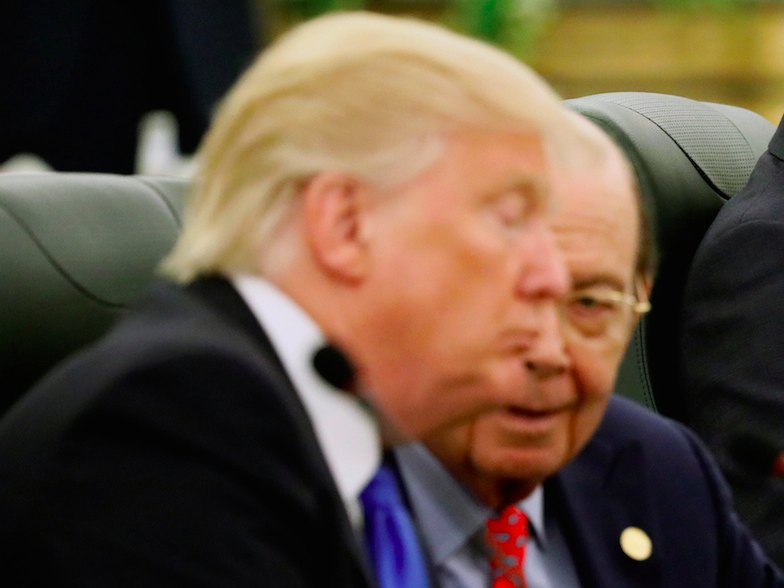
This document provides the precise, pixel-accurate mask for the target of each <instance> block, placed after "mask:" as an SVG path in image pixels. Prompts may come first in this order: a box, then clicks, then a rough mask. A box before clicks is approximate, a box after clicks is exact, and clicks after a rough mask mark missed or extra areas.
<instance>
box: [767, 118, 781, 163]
mask: <svg viewBox="0 0 784 588" xmlns="http://www.w3.org/2000/svg"><path fill="white" fill-rule="evenodd" d="M768 150H769V151H770V152H771V153H772V154H773V155H775V156H776V157H777V158H779V159H781V160H783V161H784V118H783V119H782V122H781V124H779V126H778V128H777V129H776V132H775V133H773V138H772V139H771V140H770V144H769V145H768Z"/></svg>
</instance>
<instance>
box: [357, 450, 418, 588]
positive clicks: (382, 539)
mask: <svg viewBox="0 0 784 588" xmlns="http://www.w3.org/2000/svg"><path fill="white" fill-rule="evenodd" d="M360 500H361V501H362V505H363V507H364V509H365V542H366V544H367V548H368V553H369V555H370V558H371V560H372V561H373V565H374V566H375V569H376V577H377V578H378V584H379V586H380V588H428V585H429V582H428V574H427V566H426V565H425V559H424V556H423V555H422V551H421V549H420V547H419V540H418V539H417V535H416V532H415V531H414V525H413V523H412V522H411V516H410V515H409V513H408V510H407V509H406V506H405V504H403V498H402V496H401V495H400V489H399V488H398V485H397V480H396V479H395V474H394V473H393V472H392V470H391V468H390V466H389V465H387V464H384V465H382V466H381V467H380V468H379V470H378V472H376V475H375V476H374V477H373V479H372V480H371V481H370V483H369V484H368V485H367V487H366V488H365V489H364V490H363V491H362V494H361V495H360Z"/></svg>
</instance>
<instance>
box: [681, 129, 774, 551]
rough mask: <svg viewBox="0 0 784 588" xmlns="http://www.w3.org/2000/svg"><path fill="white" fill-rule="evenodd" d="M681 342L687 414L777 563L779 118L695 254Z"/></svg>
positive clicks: (754, 528)
mask: <svg viewBox="0 0 784 588" xmlns="http://www.w3.org/2000/svg"><path fill="white" fill-rule="evenodd" d="M681 346H682V352H681V366H680V367H681V372H682V375H683V378H682V384H683V385H682V394H683V399H684V403H685V422H686V424H687V425H689V426H690V427H691V428H693V429H694V430H695V431H696V432H697V433H698V434H699V435H700V437H701V438H702V439H703V440H704V441H705V442H706V443H707V445H708V447H709V448H710V450H711V451H712V452H713V453H714V454H715V455H716V457H717V460H718V462H719V466H720V467H721V469H722V470H723V472H724V475H725V476H726V478H727V480H728V481H729V483H730V485H731V487H732V490H733V494H734V495H735V498H736V500H737V505H738V512H739V513H740V515H741V518H743V519H744V520H745V522H746V523H747V524H748V526H749V527H750V529H751V530H752V532H753V533H754V534H755V535H756V537H757V538H758V540H759V541H760V543H761V544H762V546H763V548H764V549H765V550H766V551H767V552H768V554H769V555H770V556H771V557H772V558H773V559H774V560H775V561H776V562H777V563H778V564H779V566H780V567H784V478H782V477H779V478H777V479H774V478H772V477H771V476H770V475H769V470H770V468H771V465H772V463H771V461H772V458H771V456H770V453H772V452H775V451H780V450H784V125H780V126H779V128H778V130H777V131H776V133H775V135H774V136H773V139H772V140H771V142H770V146H769V150H768V152H767V153H765V154H764V155H762V157H761V158H760V160H759V162H758V163H757V166H756V168H755V169H754V171H753V173H752V175H751V180H750V181H749V184H748V185H747V186H746V188H745V189H744V190H743V191H742V192H741V193H740V194H738V195H737V196H734V197H733V198H732V199H731V200H730V201H729V202H728V203H727V204H725V205H724V206H723V207H722V209H721V210H720V212H719V214H718V216H717V217H716V220H715V221H714V223H713V224H712V225H711V227H710V229H709V230H708V232H707V234H706V235H705V238H704V239H703V241H702V243H701V245H700V247H699V249H698V250H697V253H696V254H695V257H694V261H693V264H692V267H691V270H690V274H689V277H688V281H687V285H686V293H685V297H684V308H683V331H682V340H681ZM744 436H747V438H748V439H750V441H747V442H743V441H742V439H743V437H744ZM755 439H756V441H755ZM755 443H756V445H758V448H756V449H755V447H754V446H755ZM766 454H767V456H766Z"/></svg>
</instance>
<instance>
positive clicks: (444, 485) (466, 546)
mask: <svg viewBox="0 0 784 588" xmlns="http://www.w3.org/2000/svg"><path fill="white" fill-rule="evenodd" d="M395 455H396V457H397V460H398V464H399V467H400V473H401V476H402V478H403V481H404V483H405V485H406V490H407V492H408V495H409V498H410V501H411V507H412V509H413V511H414V516H415V518H416V519H417V522H418V524H419V526H420V530H421V532H422V535H423V537H424V540H425V543H426V545H427V549H428V551H429V556H430V559H431V561H432V563H433V568H434V572H435V574H436V575H437V578H436V580H437V583H438V585H439V586H440V588H486V587H488V586H489V585H490V566H489V563H488V562H489V559H488V556H489V554H488V551H487V546H486V544H485V541H484V529H485V522H486V521H487V519H489V518H493V517H495V516H496V513H495V512H494V511H493V510H492V509H490V508H489V507H487V506H485V505H483V504H481V503H480V502H479V501H478V500H477V499H476V498H474V496H473V495H472V494H471V493H470V492H469V491H468V490H467V489H466V488H465V487H464V486H463V485H462V484H460V483H459V482H458V481H457V480H455V478H453V477H452V476H451V475H450V474H449V472H447V471H446V469H444V467H443V466H442V465H441V464H440V463H439V462H438V460H437V459H436V458H435V457H434V456H433V455H432V454H431V453H430V452H429V451H428V450H427V449H426V448H425V447H424V446H423V445H421V444H419V443H412V444H410V445H406V446H404V447H399V448H397V449H396V450H395ZM519 506H520V508H522V509H523V510H524V511H525V513H526V515H527V516H528V520H529V531H530V535H531V540H530V541H529V544H528V547H527V548H526V556H525V564H524V567H525V578H526V582H527V583H528V588H579V586H580V584H579V581H578V579H577V574H576V572H575V569H574V563H573V562H572V558H571V556H570V554H569V550H568V547H567V546H566V542H565V541H564V538H563V536H562V534H561V532H560V529H559V528H558V524H557V521H556V520H555V517H554V516H549V515H550V513H548V516H545V509H544V492H543V490H542V487H541V486H539V487H538V488H537V489H536V490H535V491H534V492H533V493H532V494H531V495H530V496H528V497H527V498H526V499H525V500H522V501H521V502H520V503H519Z"/></svg>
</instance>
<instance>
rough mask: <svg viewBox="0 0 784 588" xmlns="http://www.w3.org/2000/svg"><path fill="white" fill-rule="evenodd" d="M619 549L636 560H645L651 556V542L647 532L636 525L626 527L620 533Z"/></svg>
mask: <svg viewBox="0 0 784 588" xmlns="http://www.w3.org/2000/svg"><path fill="white" fill-rule="evenodd" d="M621 549H623V552H624V553H625V554H626V555H628V556H629V557H630V558H632V559H634V560H636V561H645V560H646V559H648V558H649V557H651V552H652V551H653V544H652V543H651V538H650V537H648V534H647V533H646V532H645V531H643V530H642V529H639V528H637V527H626V528H625V529H624V530H623V532H622V533H621Z"/></svg>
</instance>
